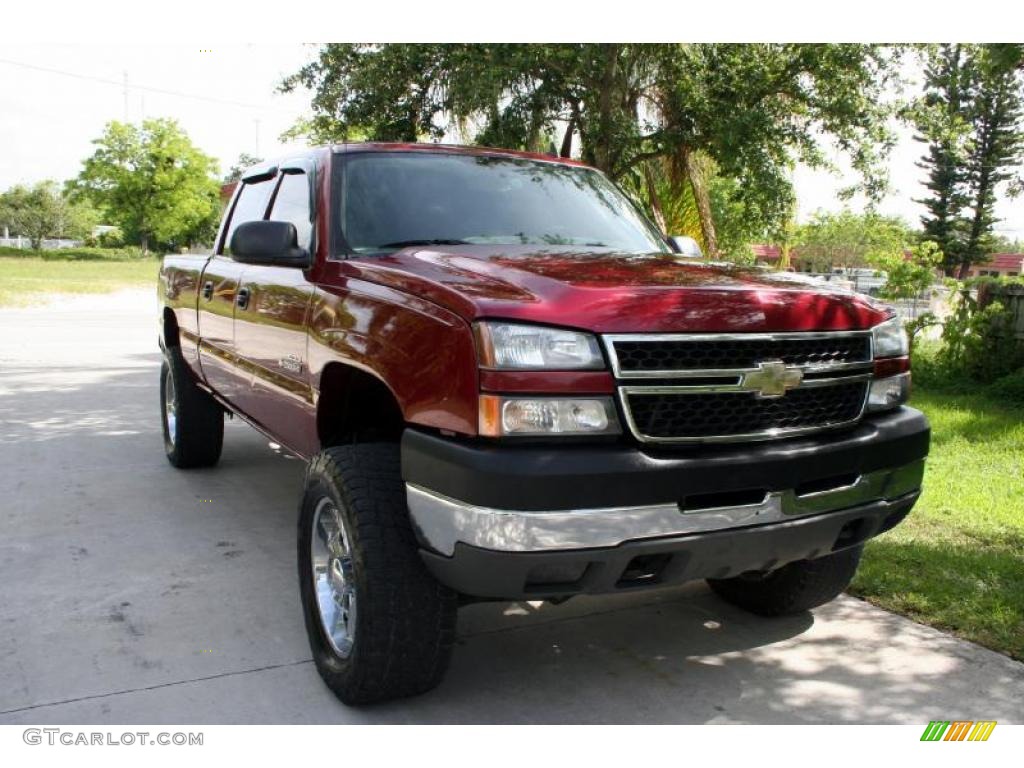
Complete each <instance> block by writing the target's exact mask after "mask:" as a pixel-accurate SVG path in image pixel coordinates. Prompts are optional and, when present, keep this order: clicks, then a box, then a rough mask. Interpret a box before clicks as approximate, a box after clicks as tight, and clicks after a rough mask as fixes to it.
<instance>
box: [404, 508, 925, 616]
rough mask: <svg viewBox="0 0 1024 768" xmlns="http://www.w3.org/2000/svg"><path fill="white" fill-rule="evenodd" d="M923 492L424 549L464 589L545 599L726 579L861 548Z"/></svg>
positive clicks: (441, 573) (440, 572) (437, 570)
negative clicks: (630, 530)
mask: <svg viewBox="0 0 1024 768" xmlns="http://www.w3.org/2000/svg"><path fill="white" fill-rule="evenodd" d="M917 497H918V494H917V493H913V494H908V495H906V496H903V497H901V498H899V499H895V500H893V501H879V502H875V503H873V504H869V505H865V506H861V507H853V508H851V509H847V510H842V511H839V512H829V513H826V514H822V515H815V516H813V517H804V518H798V519H795V520H787V521H786V522H782V523H774V524H772V525H760V526H751V527H749V528H741V529H730V530H725V531H714V532H712V533H698V534H690V535H688V536H677V537H672V538H667V539H666V538H659V539H652V540H650V541H631V542H626V543H625V544H621V545H619V546H617V547H607V548H601V549H581V550H575V551H554V552H498V551H495V550H491V549H480V548H478V547H472V546H469V545H466V544H457V545H456V548H455V554H454V556H452V557H445V556H443V555H439V554H437V553H435V552H430V551H428V550H421V551H420V555H421V556H422V558H423V560H424V562H425V563H426V564H427V568H429V569H430V571H431V572H432V573H433V574H434V576H435V577H436V578H437V580H438V581H440V582H441V583H443V584H447V585H448V586H449V587H451V588H452V589H455V590H457V591H459V592H461V593H463V594H467V595H473V596H476V597H483V598H496V599H505V600H531V599H532V600H538V599H550V598H553V597H556V598H557V597H570V596H573V595H579V594H601V593H607V592H623V591H627V590H637V589H645V588H650V587H655V586H664V585H668V584H681V583H683V582H686V581H694V580H696V579H709V578H710V579H722V578H727V577H729V576H737V575H739V574H741V573H745V572H747V571H767V570H772V569H773V568H778V567H779V566H782V565H785V564H786V563H791V562H793V561H794V560H811V559H814V558H816V557H821V556H822V555H828V554H830V553H832V552H838V551H839V550H841V549H847V548H849V547H852V546H856V545H857V544H860V543H862V542H864V541H866V540H867V539H869V538H871V537H872V536H877V535H878V534H880V533H882V532H883V531H887V530H889V529H890V528H892V527H893V526H894V525H897V524H898V523H899V522H901V521H902V520H903V518H904V517H906V516H907V513H908V512H910V509H911V507H913V506H914V502H915V501H917Z"/></svg>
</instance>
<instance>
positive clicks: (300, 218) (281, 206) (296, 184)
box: [270, 173, 313, 248]
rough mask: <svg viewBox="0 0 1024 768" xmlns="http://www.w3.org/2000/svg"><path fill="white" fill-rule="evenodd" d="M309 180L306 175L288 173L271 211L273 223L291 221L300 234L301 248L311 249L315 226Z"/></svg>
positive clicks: (283, 177)
mask: <svg viewBox="0 0 1024 768" xmlns="http://www.w3.org/2000/svg"><path fill="white" fill-rule="evenodd" d="M309 216H310V210H309V180H308V179H307V177H306V174H304V173H286V174H284V175H283V176H282V177H281V186H280V187H279V188H278V190H277V197H275V198H274V207H273V208H272V209H271V211H270V218H271V220H272V221H290V222H291V223H292V224H294V225H295V231H296V232H298V234H299V247H300V248H309V241H310V236H311V235H312V233H313V225H312V223H311V222H310V220H309Z"/></svg>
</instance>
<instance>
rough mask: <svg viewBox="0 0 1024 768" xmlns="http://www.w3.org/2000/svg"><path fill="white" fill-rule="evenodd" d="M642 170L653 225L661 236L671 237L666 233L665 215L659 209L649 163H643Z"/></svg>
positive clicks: (655, 186) (656, 189)
mask: <svg viewBox="0 0 1024 768" xmlns="http://www.w3.org/2000/svg"><path fill="white" fill-rule="evenodd" d="M643 168H644V182H645V183H646V184H647V197H648V199H649V200H650V201H651V213H653V214H654V223H655V224H657V225H658V229H660V230H661V232H662V234H666V235H669V236H671V233H670V232H668V231H666V226H665V213H664V211H663V210H662V207H661V198H660V197H659V196H658V187H657V184H656V183H655V179H654V170H653V169H652V168H651V161H648V162H646V163H644V164H643Z"/></svg>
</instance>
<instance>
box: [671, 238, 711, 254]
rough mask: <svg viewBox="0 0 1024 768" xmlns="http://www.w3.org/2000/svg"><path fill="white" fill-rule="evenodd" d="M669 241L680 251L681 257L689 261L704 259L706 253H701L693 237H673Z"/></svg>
mask: <svg viewBox="0 0 1024 768" xmlns="http://www.w3.org/2000/svg"><path fill="white" fill-rule="evenodd" d="M668 240H669V242H670V243H672V246H673V247H674V248H675V249H676V250H677V251H679V253H680V255H682V256H685V257H686V258H688V259H703V258H704V253H703V252H702V251H701V249H700V246H699V245H697V241H696V240H694V239H693V238H692V237H687V236H686V235H673V236H672V237H670V238H669V239H668Z"/></svg>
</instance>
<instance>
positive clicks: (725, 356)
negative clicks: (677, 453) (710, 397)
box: [613, 334, 871, 375]
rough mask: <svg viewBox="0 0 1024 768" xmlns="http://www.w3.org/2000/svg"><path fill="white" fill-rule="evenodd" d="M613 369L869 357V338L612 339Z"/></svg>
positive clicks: (741, 365) (825, 362) (720, 366)
mask: <svg viewBox="0 0 1024 768" xmlns="http://www.w3.org/2000/svg"><path fill="white" fill-rule="evenodd" d="M613 345H614V352H615V357H616V359H617V360H618V368H619V371H620V372H621V373H622V374H624V375H628V374H629V373H631V372H645V373H646V372H653V371H695V370H701V369H707V370H716V369H725V368H752V367H755V366H756V365H757V364H758V363H759V362H761V361H762V360H782V361H783V362H784V363H786V364H787V365H799V366H803V365H814V366H819V365H830V364H836V363H859V362H867V361H869V360H871V337H870V335H867V334H858V335H834V336H825V335H818V334H809V335H808V336H807V337H806V338H794V337H793V336H788V337H781V336H779V337H764V336H753V337H752V338H750V339H743V338H737V337H736V336H728V337H721V338H714V337H700V338H693V339H685V338H678V337H677V338H671V339H665V340H657V339H637V340H629V339H615V340H614V341H613Z"/></svg>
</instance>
